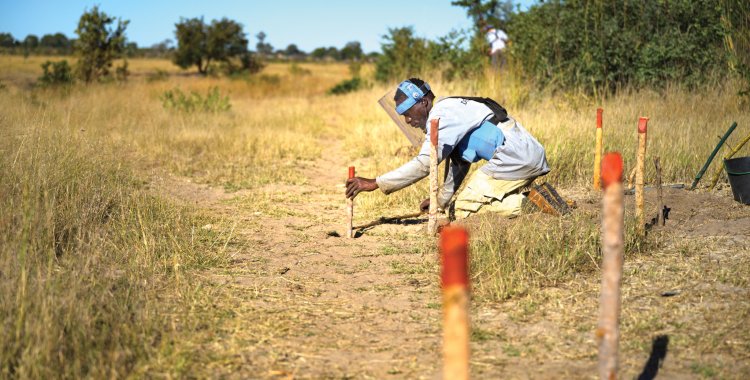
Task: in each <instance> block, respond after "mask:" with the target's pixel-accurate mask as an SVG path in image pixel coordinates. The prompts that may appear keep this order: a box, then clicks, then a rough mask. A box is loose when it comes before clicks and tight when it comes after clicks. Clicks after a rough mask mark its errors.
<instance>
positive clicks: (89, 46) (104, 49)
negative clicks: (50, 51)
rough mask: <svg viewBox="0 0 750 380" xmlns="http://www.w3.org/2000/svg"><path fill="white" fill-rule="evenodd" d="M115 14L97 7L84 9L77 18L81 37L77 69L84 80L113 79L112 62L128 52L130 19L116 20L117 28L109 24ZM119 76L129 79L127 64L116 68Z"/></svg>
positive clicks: (77, 48) (120, 78)
mask: <svg viewBox="0 0 750 380" xmlns="http://www.w3.org/2000/svg"><path fill="white" fill-rule="evenodd" d="M114 21H115V18H114V17H110V16H108V15H107V14H106V13H104V12H100V11H99V8H98V7H96V6H95V7H94V8H93V9H92V10H91V11H89V12H85V13H84V14H83V15H82V16H81V19H80V20H79V21H78V28H76V34H78V40H76V42H75V47H76V54H77V55H78V63H77V64H76V71H77V73H78V76H79V78H81V79H82V80H83V81H85V82H87V83H88V82H92V81H96V80H100V79H110V78H109V77H110V75H111V73H110V68H111V67H112V62H113V61H114V60H115V59H117V58H120V57H122V56H123V53H124V51H125V28H126V27H127V26H128V21H122V20H117V27H116V28H115V29H114V30H112V29H111V28H110V27H109V25H110V24H112V23H113V22H114ZM115 75H116V79H118V80H124V79H127V75H128V66H127V63H125V64H124V65H123V66H120V67H118V68H117V70H116V73H115Z"/></svg>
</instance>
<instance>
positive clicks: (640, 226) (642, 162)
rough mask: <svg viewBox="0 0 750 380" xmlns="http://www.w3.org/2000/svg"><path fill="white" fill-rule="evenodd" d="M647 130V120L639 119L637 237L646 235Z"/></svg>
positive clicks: (636, 185)
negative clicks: (644, 210) (645, 177)
mask: <svg viewBox="0 0 750 380" xmlns="http://www.w3.org/2000/svg"><path fill="white" fill-rule="evenodd" d="M647 129H648V118H647V117H641V118H640V119H639V120H638V156H637V158H636V163H635V168H636V169H635V220H636V223H637V225H636V231H637V233H638V235H639V236H643V235H645V234H646V220H645V217H644V214H643V185H644V179H643V177H644V171H645V169H646V130H647Z"/></svg>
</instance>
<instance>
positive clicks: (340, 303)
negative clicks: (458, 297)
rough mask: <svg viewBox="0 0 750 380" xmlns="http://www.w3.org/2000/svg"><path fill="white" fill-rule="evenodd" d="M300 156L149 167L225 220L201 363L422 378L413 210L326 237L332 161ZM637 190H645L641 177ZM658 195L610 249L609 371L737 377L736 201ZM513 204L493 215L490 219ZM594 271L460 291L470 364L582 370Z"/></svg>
mask: <svg viewBox="0 0 750 380" xmlns="http://www.w3.org/2000/svg"><path fill="white" fill-rule="evenodd" d="M306 166H307V167H306V169H305V172H306V175H307V177H308V179H307V181H306V183H305V184H303V185H298V186H293V185H278V186H274V185H267V186H265V187H262V188H257V189H252V190H243V191H239V192H230V193H228V192H225V191H224V190H221V189H219V188H214V187H210V186H207V185H198V184H195V183H193V182H191V181H190V180H189V179H188V178H179V177H173V176H170V175H167V174H152V175H151V178H152V180H151V183H150V186H151V188H152V189H153V190H154V191H155V192H158V193H159V194H162V195H164V194H166V195H168V196H170V197H172V198H175V199H178V200H182V201H184V202H188V203H191V204H194V205H197V206H198V207H200V208H202V209H204V210H205V211H206V212H209V213H211V214H213V215H216V216H220V217H222V218H223V219H225V220H227V221H228V222H229V224H232V225H233V226H234V232H233V234H234V238H233V240H232V242H231V243H230V244H232V246H233V251H234V252H236V253H235V256H234V257H233V260H232V265H231V266H229V267H227V268H223V269H222V270H220V271H218V272H212V273H206V274H205V276H207V277H209V278H211V279H212V280H213V281H214V282H215V283H216V284H217V286H220V288H221V292H220V294H221V297H220V299H217V301H216V305H214V307H217V308H220V309H222V310H223V311H224V312H225V313H226V314H227V318H224V319H222V321H221V323H219V324H218V325H217V326H215V327H211V329H213V330H214V331H212V332H211V334H209V335H208V337H207V338H206V341H205V342H204V343H203V345H204V347H203V349H204V350H205V352H206V358H205V359H204V360H205V365H206V367H205V369H206V370H207V371H209V373H211V374H213V375H217V376H222V377H228V378H247V377H251V378H293V377H294V378H350V377H353V378H389V377H392V378H435V377H438V376H439V371H440V355H441V351H440V349H441V346H440V344H441V337H440V334H441V326H440V321H441V314H440V307H441V305H440V302H441V301H440V296H439V288H438V276H437V274H438V267H437V263H436V257H437V256H436V253H435V252H434V245H433V244H434V243H432V242H431V241H430V240H429V239H427V238H425V237H424V236H423V235H424V234H423V229H424V224H422V223H419V222H417V223H413V224H407V225H383V226H378V227H374V228H372V229H368V230H367V231H365V232H364V233H363V234H362V235H361V236H359V237H358V238H356V239H346V238H343V237H340V236H343V235H344V222H345V219H344V218H345V215H346V213H345V209H344V207H345V202H344V197H343V181H344V174H345V172H344V171H343V170H342V168H345V166H346V165H345V164H344V163H342V162H337V161H331V160H327V159H321V160H318V161H312V162H308V163H307V165H306ZM339 174H341V175H339ZM562 192H563V193H564V195H566V196H569V197H571V198H573V199H574V200H576V201H577V203H578V204H579V206H580V208H581V209H586V208H597V207H599V203H598V202H599V197H598V194H596V193H593V192H589V191H587V190H582V189H562ZM646 198H647V201H654V198H655V192H653V191H651V192H648V193H647V196H646ZM626 199H627V202H628V204H629V205H628V207H629V208H632V196H629V197H627V198H626ZM665 202H666V204H667V206H669V207H671V208H672V212H671V213H670V215H669V220H667V225H666V227H663V228H656V229H654V230H652V231H651V232H650V233H651V234H652V237H653V238H654V240H655V242H656V243H655V246H656V247H657V248H655V249H654V250H651V251H649V252H645V253H642V254H638V255H634V256H631V257H626V262H625V274H624V282H623V296H624V298H623V313H622V322H621V328H622V336H621V350H622V355H621V372H620V373H621V375H622V377H623V378H633V377H638V376H639V375H640V376H644V377H643V378H650V377H649V376H652V375H658V377H659V378H675V379H677V378H679V379H683V378H704V377H705V378H711V377H722V378H738V379H739V378H747V377H748V376H750V331H749V330H748V329H747V323H748V321H750V318H749V317H750V302H749V300H750V298H749V296H750V294H749V293H750V287H749V282H750V269H749V268H750V250H749V249H748V246H749V245H750V238H749V233H748V232H749V231H750V209H749V208H748V207H747V206H742V205H740V204H738V203H736V202H734V201H732V199H731V193H728V189H724V190H722V191H719V192H718V193H717V194H710V193H705V192H700V191H699V192H688V191H685V190H680V189H667V190H666V191H665ZM647 207H650V209H654V210H655V206H653V205H652V204H650V203H649V204H648V205H647ZM384 212H387V210H384ZM654 214H655V213H654ZM526 217H527V216H522V217H520V218H517V219H514V220H497V221H496V222H497V225H498V233H501V231H502V226H503V224H505V223H524V218H526ZM534 217H537V218H538V217H539V216H534ZM544 217H546V216H544ZM490 218H491V217H490ZM358 222H366V221H361V220H360V221H358ZM472 223H473V221H472V220H471V219H470V220H469V221H468V222H467V226H468V227H469V228H472ZM355 224H356V223H355ZM209 228H210V227H209ZM599 281H600V279H599V277H598V274H597V273H593V274H580V275H576V276H574V278H573V279H572V280H570V281H568V282H566V283H563V284H560V285H559V286H555V287H547V288H541V289H537V290H534V291H531V292H529V293H528V294H526V295H523V296H520V297H516V298H511V299H509V300H506V301H502V302H493V301H491V300H485V299H479V300H475V302H474V303H473V304H472V329H473V333H472V363H471V364H472V371H473V373H474V375H475V376H476V377H478V378H534V379H537V378H593V377H595V375H596V360H597V359H596V354H597V350H596V342H595V339H594V335H593V331H594V328H595V325H596V320H597V313H598V297H599Z"/></svg>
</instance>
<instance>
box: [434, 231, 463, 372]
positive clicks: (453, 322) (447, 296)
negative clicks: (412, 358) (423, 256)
mask: <svg viewBox="0 0 750 380" xmlns="http://www.w3.org/2000/svg"><path fill="white" fill-rule="evenodd" d="M468 245H469V234H468V233H467V232H466V230H465V229H463V228H461V227H446V228H445V229H443V230H442V232H441V233H440V261H441V264H442V276H441V280H442V287H443V379H457V380H461V379H468V378H469V258H468V250H469V249H468Z"/></svg>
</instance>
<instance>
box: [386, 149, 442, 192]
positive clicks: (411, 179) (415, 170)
mask: <svg viewBox="0 0 750 380" xmlns="http://www.w3.org/2000/svg"><path fill="white" fill-rule="evenodd" d="M429 174H430V156H429V155H428V156H427V157H425V156H424V155H422V154H420V155H418V156H416V157H414V158H413V159H411V161H409V162H407V163H406V164H404V165H402V166H401V167H400V168H398V169H396V170H392V171H390V172H388V173H385V174H383V175H381V176H379V177H377V178H375V182H376V183H377V184H378V188H380V190H382V191H383V193H385V194H390V193H392V192H394V191H398V190H401V189H403V188H405V187H407V186H409V185H411V184H413V183H415V182H417V181H419V180H420V179H422V178H424V177H427V176H428V175H429Z"/></svg>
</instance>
